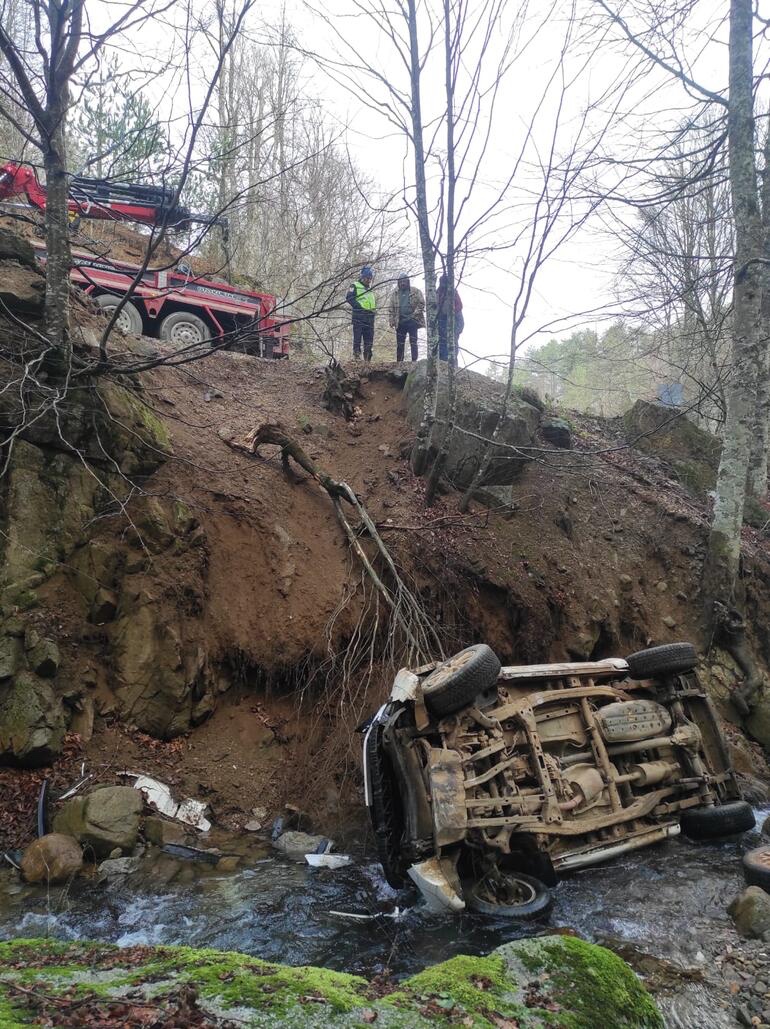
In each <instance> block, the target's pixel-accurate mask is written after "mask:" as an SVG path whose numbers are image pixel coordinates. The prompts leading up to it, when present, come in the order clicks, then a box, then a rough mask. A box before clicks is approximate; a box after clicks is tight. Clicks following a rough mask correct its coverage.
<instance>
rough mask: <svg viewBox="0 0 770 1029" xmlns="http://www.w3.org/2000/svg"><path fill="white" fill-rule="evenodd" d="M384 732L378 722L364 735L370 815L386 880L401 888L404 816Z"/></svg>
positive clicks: (405, 866)
mask: <svg viewBox="0 0 770 1029" xmlns="http://www.w3.org/2000/svg"><path fill="white" fill-rule="evenodd" d="M383 731H384V726H383V724H382V723H381V722H378V723H377V724H376V725H375V726H373V728H372V730H371V731H370V733H369V735H368V736H367V737H366V759H367V764H368V766H369V775H370V777H371V778H370V781H371V789H372V806H371V808H370V809H369V814H370V817H371V820H372V828H373V830H374V843H375V846H376V848H377V857H378V858H379V861H380V864H381V865H382V870H383V872H384V873H385V879H386V880H387V882H388V883H389V884H390V885H391V886H392V887H393V888H394V889H400V888H401V887H402V886H404V885H405V884H406V883H407V882H408V879H407V874H406V870H407V864H406V862H405V859H404V856H403V853H402V850H401V838H402V835H403V831H404V816H403V810H402V805H401V798H400V795H399V792H398V784H397V781H396V776H395V773H394V771H393V767H392V765H391V762H390V759H389V757H388V755H387V754H386V753H385V748H384V746H383V741H382V736H383Z"/></svg>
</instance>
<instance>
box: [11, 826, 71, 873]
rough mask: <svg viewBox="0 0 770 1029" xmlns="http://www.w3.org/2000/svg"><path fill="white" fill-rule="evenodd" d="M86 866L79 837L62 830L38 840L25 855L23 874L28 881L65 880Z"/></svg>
mask: <svg viewBox="0 0 770 1029" xmlns="http://www.w3.org/2000/svg"><path fill="white" fill-rule="evenodd" d="M82 867H83V852H82V851H81V849H80V847H79V846H78V841H77V840H76V839H74V837H72V836H66V835H64V833H58V832H52V833H48V835H47V836H41V837H40V838H39V839H37V840H34V841H33V842H32V843H30V845H29V846H28V847H27V849H26V850H25V851H24V856H23V857H22V859H21V874H22V876H23V877H24V879H26V881H27V882H28V883H63V882H66V881H67V880H68V879H71V878H72V876H74V875H77V873H78V872H79V871H80V869H81V868H82Z"/></svg>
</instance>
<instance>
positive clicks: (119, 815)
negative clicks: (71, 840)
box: [53, 786, 142, 859]
mask: <svg viewBox="0 0 770 1029" xmlns="http://www.w3.org/2000/svg"><path fill="white" fill-rule="evenodd" d="M141 811H142V796H141V794H140V792H139V791H138V790H135V789H132V788H131V787H130V786H103V787H101V788H100V789H96V790H94V791H93V792H92V793H89V794H87V795H86V796H84V797H73V798H72V799H71V800H69V801H67V803H66V804H65V805H64V807H63V808H62V809H61V811H59V812H58V814H57V815H56V817H55V818H54V822H53V827H54V830H55V831H56V832H57V833H65V834H66V835H68V836H74V837H75V839H76V840H78V841H79V842H80V843H81V844H82V846H83V847H85V848H86V853H87V854H89V852H90V854H92V855H93V856H94V857H95V858H96V859H100V858H108V857H110V855H111V854H112V853H113V851H115V850H119V851H120V852H121V853H123V854H127V853H129V852H130V851H132V850H133V849H134V847H135V846H136V842H137V839H138V836H139V820H140V815H141Z"/></svg>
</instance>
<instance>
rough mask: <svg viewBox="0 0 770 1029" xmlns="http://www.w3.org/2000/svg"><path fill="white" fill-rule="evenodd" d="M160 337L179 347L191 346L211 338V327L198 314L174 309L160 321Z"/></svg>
mask: <svg viewBox="0 0 770 1029" xmlns="http://www.w3.org/2000/svg"><path fill="white" fill-rule="evenodd" d="M160 338H161V339H165V340H168V342H169V343H174V344H175V345H176V346H178V347H189V346H193V345H194V344H195V343H205V342H206V340H207V339H211V329H210V328H209V327H208V325H207V324H206V323H205V322H204V320H203V319H202V318H199V317H198V315H197V314H190V313H189V312H187V311H174V313H173V314H169V315H166V317H165V318H164V319H163V321H162V322H161V323H160Z"/></svg>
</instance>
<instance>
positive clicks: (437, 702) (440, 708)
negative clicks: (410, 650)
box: [422, 643, 500, 716]
mask: <svg viewBox="0 0 770 1029" xmlns="http://www.w3.org/2000/svg"><path fill="white" fill-rule="evenodd" d="M499 674H500V661H499V660H498V657H497V654H495V652H494V650H492V649H491V647H488V646H487V645H486V643H477V644H476V645H475V646H473V647H466V648H465V650H461V651H460V653H459V654H455V656H454V657H450V658H449V660H448V661H443V662H442V663H441V664H440V665H439V666H438V668H436V669H434V671H432V672H431V673H430V675H429V676H428V677H427V678H426V679H424V680H423V683H422V693H423V696H424V697H425V703H426V704H427V706H428V707H429V708H430V710H431V711H432V712H433V714H435V715H440V716H443V715H452V714H454V713H455V711H459V710H460V708H461V707H465V705H466V704H469V703H470V702H471V701H472V700H474V699H475V698H476V697H477V696H478V694H479V693H482V692H483V691H484V690H486V689H488V688H489V687H490V686H493V685H494V683H495V682H496V680H497V677H498V675H499Z"/></svg>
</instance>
